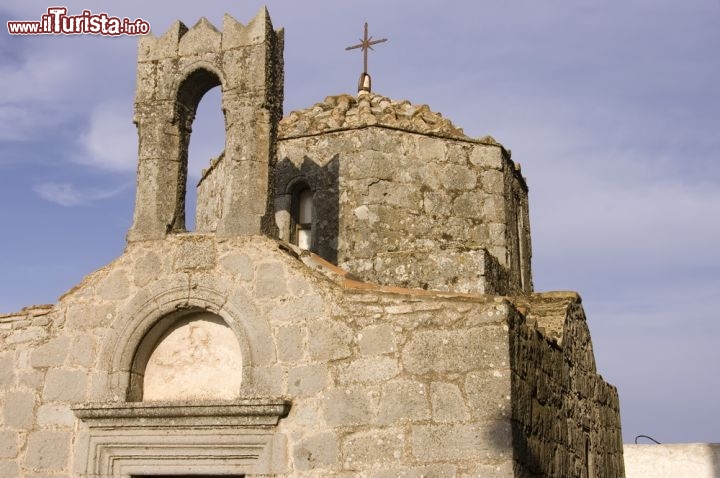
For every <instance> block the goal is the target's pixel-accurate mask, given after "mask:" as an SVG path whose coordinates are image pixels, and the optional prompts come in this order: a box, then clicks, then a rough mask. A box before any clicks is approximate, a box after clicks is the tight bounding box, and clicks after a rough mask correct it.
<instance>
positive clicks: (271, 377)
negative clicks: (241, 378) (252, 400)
mask: <svg viewBox="0 0 720 478" xmlns="http://www.w3.org/2000/svg"><path fill="white" fill-rule="evenodd" d="M251 373H252V377H253V378H252V380H251V387H252V391H253V395H254V396H258V397H261V396H263V395H267V396H271V397H278V396H281V395H285V393H286V385H285V371H284V368H283V367H279V366H269V367H255V368H253V370H252V372H251Z"/></svg>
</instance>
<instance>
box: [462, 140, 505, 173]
mask: <svg viewBox="0 0 720 478" xmlns="http://www.w3.org/2000/svg"><path fill="white" fill-rule="evenodd" d="M469 159H470V162H471V163H472V164H474V165H475V166H480V167H483V168H491V169H502V168H503V156H502V148H500V147H499V146H490V145H484V144H483V145H481V144H478V145H476V146H475V147H474V148H473V150H472V151H471V152H470V158H469Z"/></svg>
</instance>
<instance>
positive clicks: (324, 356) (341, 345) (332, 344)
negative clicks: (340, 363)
mask: <svg viewBox="0 0 720 478" xmlns="http://www.w3.org/2000/svg"><path fill="white" fill-rule="evenodd" d="M353 335H354V334H353V332H352V330H351V329H350V328H349V327H348V326H346V325H344V324H342V323H340V322H337V321H315V322H312V323H311V324H310V325H309V326H308V348H309V349H310V355H311V356H312V358H313V360H336V359H341V358H345V357H348V356H350V344H351V343H352V340H353Z"/></svg>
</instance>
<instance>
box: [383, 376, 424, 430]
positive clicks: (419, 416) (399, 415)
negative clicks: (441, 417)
mask: <svg viewBox="0 0 720 478" xmlns="http://www.w3.org/2000/svg"><path fill="white" fill-rule="evenodd" d="M429 417H430V407H429V403H428V391H427V390H426V387H425V385H424V384H423V383H420V382H414V381H411V380H392V381H389V382H386V383H384V384H383V386H382V394H381V396H380V410H379V411H378V423H379V424H381V425H387V424H391V423H398V422H406V421H420V420H427V419H428V418H429Z"/></svg>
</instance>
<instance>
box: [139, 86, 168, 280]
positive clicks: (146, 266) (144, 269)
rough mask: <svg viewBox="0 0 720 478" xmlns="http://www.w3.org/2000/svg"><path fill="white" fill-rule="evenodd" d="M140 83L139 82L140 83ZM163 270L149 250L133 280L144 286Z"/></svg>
mask: <svg viewBox="0 0 720 478" xmlns="http://www.w3.org/2000/svg"><path fill="white" fill-rule="evenodd" d="M138 84H139V83H138ZM161 270H162V260H161V259H160V257H159V256H158V255H157V254H156V253H155V252H152V251H147V252H145V253H144V254H142V255H140V256H139V257H138V258H137V260H136V261H135V268H134V270H133V280H134V282H135V286H137V287H144V286H146V285H148V284H149V283H150V282H151V281H152V280H153V279H155V278H156V277H157V275H158V272H159V271H161Z"/></svg>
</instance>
